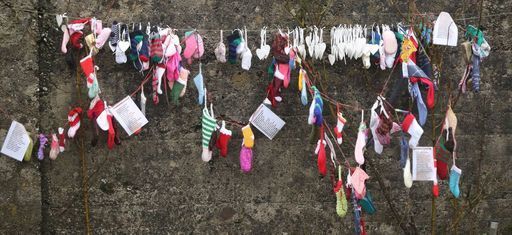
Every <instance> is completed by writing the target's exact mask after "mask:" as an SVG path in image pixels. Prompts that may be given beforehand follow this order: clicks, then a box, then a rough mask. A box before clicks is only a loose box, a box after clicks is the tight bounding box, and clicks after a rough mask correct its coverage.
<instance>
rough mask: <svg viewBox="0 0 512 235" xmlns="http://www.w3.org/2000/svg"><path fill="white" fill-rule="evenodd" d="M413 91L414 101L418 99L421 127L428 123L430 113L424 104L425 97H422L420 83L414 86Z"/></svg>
mask: <svg viewBox="0 0 512 235" xmlns="http://www.w3.org/2000/svg"><path fill="white" fill-rule="evenodd" d="M411 91H412V93H413V94H412V96H413V97H414V99H416V106H418V114H419V123H420V125H421V126H423V125H425V122H426V121H427V114H428V111H427V106H426V105H425V102H423V97H421V92H420V88H419V86H418V83H415V84H414V85H413V86H412V89H411Z"/></svg>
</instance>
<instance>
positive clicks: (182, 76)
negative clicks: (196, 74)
mask: <svg viewBox="0 0 512 235" xmlns="http://www.w3.org/2000/svg"><path fill="white" fill-rule="evenodd" d="M189 75H190V71H189V70H188V69H185V68H184V67H181V69H180V77H179V78H178V82H180V81H181V82H182V84H184V85H185V86H184V87H183V89H181V92H180V97H183V96H185V91H186V90H187V82H188V76H189Z"/></svg>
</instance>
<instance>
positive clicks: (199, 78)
mask: <svg viewBox="0 0 512 235" xmlns="http://www.w3.org/2000/svg"><path fill="white" fill-rule="evenodd" d="M194 84H195V85H196V88H197V93H198V94H199V95H198V97H197V103H198V104H199V105H202V104H203V102H204V82H203V74H202V73H201V72H199V74H197V75H196V76H195V77H194Z"/></svg>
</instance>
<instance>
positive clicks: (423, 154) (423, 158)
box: [412, 147, 436, 181]
mask: <svg viewBox="0 0 512 235" xmlns="http://www.w3.org/2000/svg"><path fill="white" fill-rule="evenodd" d="M433 154H434V151H433V148H432V147H416V148H413V149H412V180H414V181H434V180H435V179H436V168H435V167H434V156H433Z"/></svg>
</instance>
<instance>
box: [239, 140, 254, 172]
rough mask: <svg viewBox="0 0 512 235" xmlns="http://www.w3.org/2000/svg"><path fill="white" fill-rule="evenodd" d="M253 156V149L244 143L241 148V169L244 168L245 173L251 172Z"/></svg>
mask: <svg viewBox="0 0 512 235" xmlns="http://www.w3.org/2000/svg"><path fill="white" fill-rule="evenodd" d="M252 158H253V156H252V149H251V148H247V147H246V146H245V144H242V149H240V169H242V172H243V173H249V172H251V170H252Z"/></svg>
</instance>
